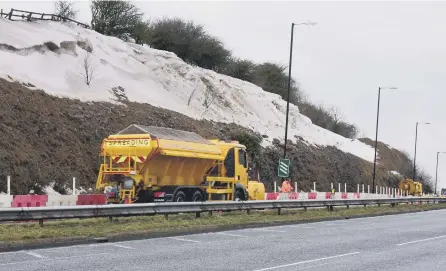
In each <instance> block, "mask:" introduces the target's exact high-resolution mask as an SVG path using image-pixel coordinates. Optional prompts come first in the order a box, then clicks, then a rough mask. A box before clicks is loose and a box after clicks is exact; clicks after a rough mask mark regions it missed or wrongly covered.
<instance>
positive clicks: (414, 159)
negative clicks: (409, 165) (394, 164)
mask: <svg viewBox="0 0 446 271" xmlns="http://www.w3.org/2000/svg"><path fill="white" fill-rule="evenodd" d="M420 124H426V125H427V124H430V122H423V123H420ZM417 139H418V122H417V124H416V126H415V154H414V155H413V176H412V180H413V181H414V182H415V175H416V168H415V161H416V160H417Z"/></svg>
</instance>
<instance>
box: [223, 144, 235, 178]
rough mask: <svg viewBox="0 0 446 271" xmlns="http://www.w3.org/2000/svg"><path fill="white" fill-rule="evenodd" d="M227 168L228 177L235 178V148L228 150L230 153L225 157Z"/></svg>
mask: <svg viewBox="0 0 446 271" xmlns="http://www.w3.org/2000/svg"><path fill="white" fill-rule="evenodd" d="M224 163H225V169H226V177H230V178H234V177H236V176H234V175H235V171H236V169H235V167H234V166H235V151H234V148H232V149H230V150H229V151H228V154H227V155H226V158H225V162H224Z"/></svg>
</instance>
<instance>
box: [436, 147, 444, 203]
mask: <svg viewBox="0 0 446 271" xmlns="http://www.w3.org/2000/svg"><path fill="white" fill-rule="evenodd" d="M440 153H446V152H444V151H439V152H437V166H436V169H435V190H434V192H435V195H436V194H437V180H438V155H439V154H440Z"/></svg>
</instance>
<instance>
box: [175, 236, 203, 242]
mask: <svg viewBox="0 0 446 271" xmlns="http://www.w3.org/2000/svg"><path fill="white" fill-rule="evenodd" d="M167 238H169V239H174V240H178V241H185V242H194V243H201V242H200V241H197V240H191V239H186V238H179V237H167Z"/></svg>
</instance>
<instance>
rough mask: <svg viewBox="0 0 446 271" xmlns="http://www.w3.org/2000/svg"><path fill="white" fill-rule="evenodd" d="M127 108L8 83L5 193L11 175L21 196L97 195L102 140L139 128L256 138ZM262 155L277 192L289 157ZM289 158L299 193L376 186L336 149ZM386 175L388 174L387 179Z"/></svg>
mask: <svg viewBox="0 0 446 271" xmlns="http://www.w3.org/2000/svg"><path fill="white" fill-rule="evenodd" d="M92 91H93V90H92ZM124 102H125V103H126V104H125V105H118V104H111V103H105V102H88V103H85V102H81V101H79V100H71V99H67V98H58V97H54V96H50V95H48V94H46V93H45V92H43V91H40V90H30V89H28V88H27V87H26V86H24V85H22V84H20V83H11V82H8V81H6V80H3V79H0V191H2V190H3V191H4V190H5V186H6V184H5V181H3V180H5V178H6V176H7V175H11V176H12V184H11V187H12V192H13V193H14V194H22V193H28V191H29V190H31V189H33V190H35V191H36V192H39V191H41V188H42V187H43V186H46V185H48V184H49V183H51V182H52V181H55V183H56V186H55V187H54V188H55V190H56V191H59V192H64V189H65V188H66V187H70V183H71V179H72V177H76V178H77V180H78V184H79V185H82V186H84V187H85V188H89V187H92V188H94V186H95V182H96V176H97V171H98V165H99V156H98V153H99V149H100V145H101V141H102V139H103V138H105V137H107V136H108V135H110V134H113V133H116V132H117V131H119V130H122V129H123V128H125V127H126V126H128V125H130V124H132V123H139V124H143V125H155V126H163V127H170V128H176V129H182V130H187V131H192V132H196V133H198V134H200V135H202V136H204V137H218V138H222V139H230V138H231V136H232V135H233V134H234V131H237V133H242V134H243V133H245V134H250V135H255V133H254V132H253V131H251V130H248V129H246V128H243V127H240V126H238V125H235V124H223V123H216V122H210V121H197V120H194V119H191V118H189V117H186V116H184V115H182V114H179V113H176V112H173V111H169V110H165V109H162V108H157V107H154V106H151V105H148V104H138V103H130V102H127V101H124ZM255 136H257V137H259V136H260V135H255ZM260 151H261V155H260V157H257V158H256V161H257V164H258V168H259V171H260V177H261V179H262V180H263V181H264V182H265V183H266V184H267V187H268V189H270V190H271V189H273V185H272V183H273V182H274V181H276V180H277V181H279V180H280V179H279V178H277V177H276V174H277V162H278V159H279V158H280V157H281V156H282V152H283V149H282V146H280V145H279V144H277V143H276V144H275V145H273V146H271V147H268V148H266V149H261V150H260ZM288 153H289V156H290V158H291V160H292V171H291V173H292V174H293V178H292V179H293V181H297V182H298V183H299V189H305V190H308V189H309V188H310V187H311V186H312V182H314V181H316V182H318V184H320V185H319V186H318V189H327V188H328V187H329V183H330V182H334V183H337V182H341V183H344V182H347V183H348V184H349V186H350V187H351V189H353V187H355V184H356V183H358V182H359V183H368V182H371V173H370V172H371V170H370V169H371V166H373V165H372V164H371V163H369V162H366V161H364V160H362V159H360V158H358V157H356V156H354V155H351V154H347V153H344V152H342V151H339V150H338V149H336V148H333V147H326V148H316V147H308V146H306V145H305V144H303V143H302V142H300V141H296V140H294V143H293V144H290V146H289V150H288ZM390 170H395V169H394V168H392V169H390ZM385 171H386V169H384V168H380V176H384V175H385V174H384V172H385Z"/></svg>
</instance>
